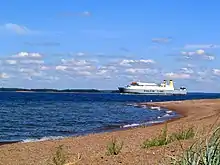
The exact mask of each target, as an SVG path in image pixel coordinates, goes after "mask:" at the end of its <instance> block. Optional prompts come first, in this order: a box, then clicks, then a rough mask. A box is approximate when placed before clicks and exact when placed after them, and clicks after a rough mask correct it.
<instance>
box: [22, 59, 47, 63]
mask: <svg viewBox="0 0 220 165" xmlns="http://www.w3.org/2000/svg"><path fill="white" fill-rule="evenodd" d="M20 63H21V64H43V63H44V61H43V60H31V59H30V60H21V61H20Z"/></svg>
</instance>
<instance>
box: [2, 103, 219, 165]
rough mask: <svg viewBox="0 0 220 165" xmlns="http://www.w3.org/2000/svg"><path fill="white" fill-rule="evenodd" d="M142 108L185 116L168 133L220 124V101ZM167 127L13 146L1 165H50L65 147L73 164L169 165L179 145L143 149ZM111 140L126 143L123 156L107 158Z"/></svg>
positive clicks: (204, 129)
mask: <svg viewBox="0 0 220 165" xmlns="http://www.w3.org/2000/svg"><path fill="white" fill-rule="evenodd" d="M140 105H148V106H160V107H162V108H166V109H169V110H173V111H176V112H177V113H179V114H181V115H182V117H181V118H179V119H175V120H172V121H169V122H168V124H167V127H168V132H169V133H172V132H176V131H178V130H179V129H182V128H187V127H191V126H194V128H195V129H196V131H197V132H198V134H201V135H202V134H204V133H205V132H208V131H210V130H211V128H213V126H217V125H219V124H220V120H219V117H220V99H204V100H187V101H173V102H172V101H171V102H151V103H141V104H140ZM163 128H164V124H157V125H153V126H149V127H138V128H131V129H127V130H120V131H115V132H107V133H100V134H90V135H87V136H79V137H72V138H65V139H61V140H49V141H41V142H29V143H13V144H6V145H1V146H0V160H1V161H0V165H47V164H49V163H51V160H52V156H53V154H54V152H55V151H56V147H58V146H59V145H63V148H64V152H65V155H66V156H67V157H68V159H67V160H68V162H69V163H72V164H73V163H74V162H75V161H76V160H77V157H78V155H80V156H81V159H80V160H79V161H78V162H77V163H75V164H80V165H95V164H96V165H105V164H106V165H117V164H126V165H148V164H149V165H157V164H166V162H167V161H168V159H169V157H171V156H176V155H178V154H180V153H181V152H182V151H183V149H182V148H181V145H179V142H173V143H170V144H168V145H166V146H161V147H152V148H149V149H143V148H141V144H142V143H143V141H144V140H146V139H150V138H152V137H155V136H157V135H158V134H159V133H160V132H161V130H162V129H163ZM112 138H116V139H117V140H118V141H119V142H122V141H123V144H124V145H123V148H122V150H121V153H119V155H116V156H108V155H106V151H107V150H106V146H107V144H108V143H109V142H110V141H111V139H112ZM181 144H182V145H183V146H182V147H183V148H186V147H188V146H189V145H190V144H191V140H185V141H182V142H181Z"/></svg>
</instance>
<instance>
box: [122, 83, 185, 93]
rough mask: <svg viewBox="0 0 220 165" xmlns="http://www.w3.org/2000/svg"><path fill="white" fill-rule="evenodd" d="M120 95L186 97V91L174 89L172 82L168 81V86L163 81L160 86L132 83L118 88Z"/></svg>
mask: <svg viewBox="0 0 220 165" xmlns="http://www.w3.org/2000/svg"><path fill="white" fill-rule="evenodd" d="M118 89H119V92H120V93H133V94H147V95H148V94H149V95H151V94H153V95H186V94H187V89H186V88H185V87H180V88H179V89H175V88H174V85H173V81H172V80H170V81H169V84H167V81H166V80H164V81H163V82H162V83H161V84H156V83H143V82H132V83H131V84H130V85H127V86H125V87H118Z"/></svg>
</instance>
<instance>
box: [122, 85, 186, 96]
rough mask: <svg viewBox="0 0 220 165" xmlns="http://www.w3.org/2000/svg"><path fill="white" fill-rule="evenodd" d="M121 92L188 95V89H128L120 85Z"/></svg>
mask: <svg viewBox="0 0 220 165" xmlns="http://www.w3.org/2000/svg"><path fill="white" fill-rule="evenodd" d="M118 89H119V92H120V93H127V94H129V93H130V94H145V95H186V94H187V91H186V90H177V89H176V90H163V91H157V90H155V91H148V90H144V89H127V88H123V87H119V88H118Z"/></svg>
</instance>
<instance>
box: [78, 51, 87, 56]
mask: <svg viewBox="0 0 220 165" xmlns="http://www.w3.org/2000/svg"><path fill="white" fill-rule="evenodd" d="M76 55H77V56H84V55H85V53H83V52H78V53H77V54H76Z"/></svg>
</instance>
